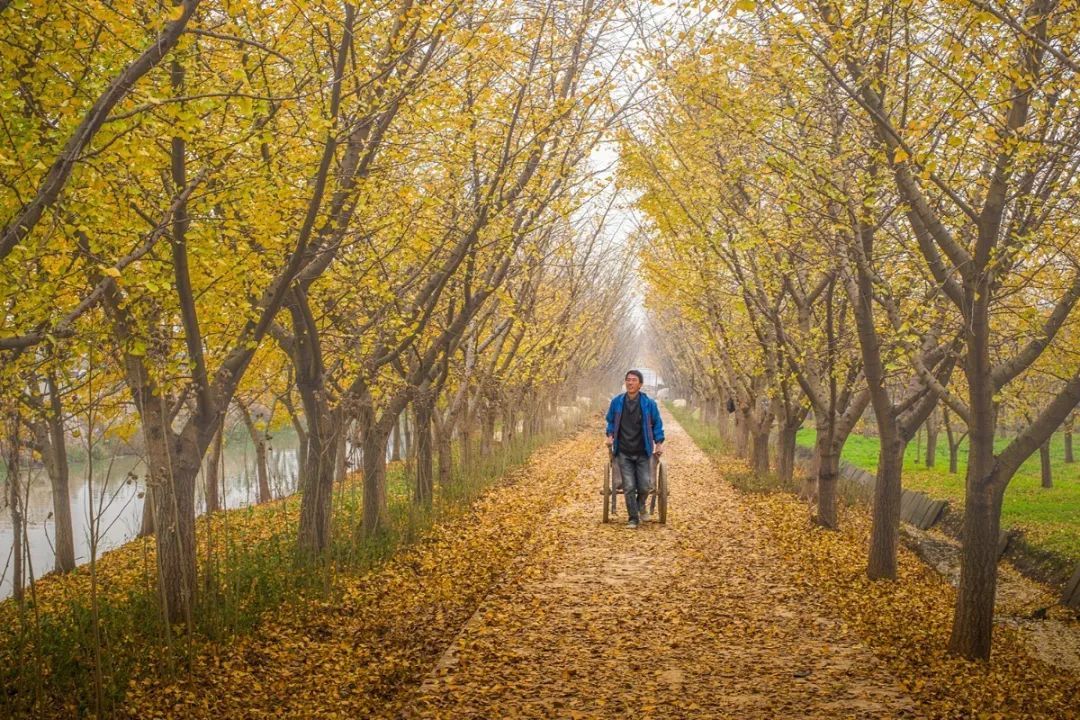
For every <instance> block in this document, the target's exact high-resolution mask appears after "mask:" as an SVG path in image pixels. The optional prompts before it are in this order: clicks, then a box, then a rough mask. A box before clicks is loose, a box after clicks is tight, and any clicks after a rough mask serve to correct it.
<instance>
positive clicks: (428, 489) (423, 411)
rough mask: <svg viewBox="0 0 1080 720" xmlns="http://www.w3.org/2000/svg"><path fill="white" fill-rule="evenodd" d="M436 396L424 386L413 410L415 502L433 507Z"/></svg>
mask: <svg viewBox="0 0 1080 720" xmlns="http://www.w3.org/2000/svg"><path fill="white" fill-rule="evenodd" d="M434 400H435V398H434V397H433V396H432V393H431V390H430V388H428V387H426V384H425V386H422V387H421V389H420V390H419V391H418V392H417V394H416V398H415V399H414V400H413V412H414V413H415V421H416V436H415V437H416V483H415V487H414V490H413V502H415V503H416V504H417V505H422V506H424V507H431V498H432V495H433V493H434V487H433V480H434V478H433V477H432V476H433V472H432V469H433V468H432V447H431V414H432V411H433V409H434V408H433V404H434Z"/></svg>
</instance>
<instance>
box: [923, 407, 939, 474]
mask: <svg viewBox="0 0 1080 720" xmlns="http://www.w3.org/2000/svg"><path fill="white" fill-rule="evenodd" d="M937 443H938V418H937V412H936V411H935V412H933V413H931V414H930V417H928V418H927V419H926V467H928V468H932V467H934V466H935V465H936V464H937Z"/></svg>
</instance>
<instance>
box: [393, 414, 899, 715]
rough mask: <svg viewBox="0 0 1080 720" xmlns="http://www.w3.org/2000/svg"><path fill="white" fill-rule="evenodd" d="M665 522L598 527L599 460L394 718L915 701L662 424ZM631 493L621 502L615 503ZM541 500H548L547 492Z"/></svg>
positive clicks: (707, 711)
mask: <svg viewBox="0 0 1080 720" xmlns="http://www.w3.org/2000/svg"><path fill="white" fill-rule="evenodd" d="M666 422H667V424H666V428H667V432H668V442H667V448H668V450H667V452H668V455H667V458H666V461H667V463H668V468H669V477H670V478H671V486H672V487H671V502H670V507H671V510H670V518H669V523H668V525H667V526H660V525H658V524H655V523H649V524H647V525H645V526H644V527H642V528H641V529H639V530H636V531H635V530H631V529H628V528H626V527H625V526H624V521H625V511H624V509H623V508H621V507H620V513H619V515H618V516H617V522H615V523H612V524H609V525H602V524H601V523H600V508H601V503H600V497H599V494H598V488H599V479H600V477H601V467H602V463H603V455H602V451H601V449H600V447H599V443H597V447H596V450H595V453H594V454H592V455H590V456H589V457H588V458H582V461H583V466H582V472H580V473H579V474H578V476H577V477H574V478H570V479H569V482H571V483H572V487H571V488H570V491H569V492H568V493H566V495H565V499H563V500H562V501H561V502H559V503H557V504H556V505H554V506H553V507H550V508H547V509H543V508H539V509H538V512H537V515H536V522H537V523H539V524H540V527H539V528H538V529H537V532H536V533H535V534H534V535H533V537H532V539H531V542H530V543H529V545H528V547H527V550H526V551H525V552H524V553H523V554H522V555H521V556H520V557H519V559H518V561H517V562H516V563H515V564H514V566H513V568H512V570H511V572H510V573H508V575H507V577H508V578H509V579H508V580H506V581H504V582H503V583H501V584H499V585H498V586H497V587H496V589H495V590H494V591H493V592H492V593H491V594H490V595H489V596H488V597H487V598H486V599H485V600H484V602H483V603H482V604H481V605H480V607H479V609H478V610H477V611H476V613H475V614H474V615H473V617H472V619H471V620H470V621H469V622H468V623H467V624H466V625H465V627H464V628H463V629H462V631H461V632H460V634H459V635H458V637H457V638H456V639H455V641H454V642H453V644H452V645H451V647H450V648H449V649H448V650H447V651H446V652H444V653H443V655H442V657H441V659H440V661H439V662H438V664H437V665H436V667H435V668H434V669H433V670H432V671H431V672H430V673H429V674H428V676H427V678H426V679H425V681H424V682H423V683H422V684H421V685H419V686H418V687H416V688H414V689H413V690H412V691H411V692H405V693H402V694H401V695H399V696H398V697H397V698H395V700H394V701H393V702H392V706H391V707H388V708H386V710H387V714H388V715H393V716H398V717H417V718H420V717H423V718H427V717H440V718H463V717H477V718H480V717H483V718H489V717H509V716H531V717H623V716H628V714H630V713H632V714H633V716H634V717H703V718H705V717H708V718H715V717H733V718H734V717H737V718H754V717H829V718H833V717H903V716H906V715H910V714H912V712H913V711H912V707H913V705H912V702H911V700H910V698H908V697H907V696H906V695H905V694H904V692H903V691H902V690H901V689H900V688H899V686H898V684H897V683H895V682H894V681H893V679H892V678H891V677H890V676H889V674H888V672H887V671H886V670H885V669H884V666H883V665H882V663H879V662H878V661H877V659H876V658H875V657H874V655H873V654H872V653H871V652H870V651H869V650H868V649H867V648H866V647H865V646H864V645H863V644H862V643H860V641H859V639H858V638H857V637H856V636H855V634H854V632H853V631H851V630H850V629H848V628H847V627H846V626H845V624H844V623H843V622H841V621H840V620H839V619H838V618H837V617H835V615H834V614H833V613H831V612H830V608H828V607H826V606H825V603H824V601H823V600H822V599H821V598H820V597H819V595H818V594H817V593H815V591H814V589H813V588H811V587H809V586H808V585H807V584H806V583H805V582H803V581H800V580H799V579H798V578H797V577H795V576H794V575H792V574H791V573H790V571H788V570H785V566H784V564H783V563H782V562H781V561H780V559H779V558H778V557H777V555H776V552H775V550H774V549H773V545H772V544H771V543H770V537H769V535H768V531H767V529H766V528H765V527H764V526H763V524H762V523H761V522H760V521H759V520H758V519H757V518H756V517H755V516H754V515H753V514H752V513H751V512H750V511H749V510H748V508H747V506H746V505H745V504H744V503H743V502H741V501H740V499H739V497H738V496H737V494H736V492H735V491H734V490H733V489H732V488H731V487H730V486H729V485H728V484H727V483H725V482H722V481H721V478H720V477H719V474H718V472H717V470H716V468H715V467H714V466H713V465H712V464H711V463H710V462H709V460H708V459H707V458H706V456H705V455H704V454H703V453H702V452H701V451H700V450H699V449H698V448H697V447H696V446H695V445H694V444H693V443H692V441H691V440H690V438H689V437H688V436H687V435H686V433H685V432H684V431H683V429H682V428H681V427H680V426H679V425H678V424H677V423H676V422H675V421H674V420H673V419H670V418H668V419H666ZM620 500H621V498H620ZM536 501H537V502H538V503H540V502H542V498H536Z"/></svg>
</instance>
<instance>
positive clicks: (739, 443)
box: [735, 410, 750, 459]
mask: <svg viewBox="0 0 1080 720" xmlns="http://www.w3.org/2000/svg"><path fill="white" fill-rule="evenodd" d="M735 454H736V455H737V456H738V457H741V458H747V459H749V457H750V415H749V413H745V412H743V411H741V410H739V411H736V413H735Z"/></svg>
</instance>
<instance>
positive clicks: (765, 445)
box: [750, 425, 771, 477]
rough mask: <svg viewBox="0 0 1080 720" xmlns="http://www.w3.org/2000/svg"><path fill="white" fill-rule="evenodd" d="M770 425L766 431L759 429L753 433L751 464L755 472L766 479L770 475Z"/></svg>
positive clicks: (766, 427)
mask: <svg viewBox="0 0 1080 720" xmlns="http://www.w3.org/2000/svg"><path fill="white" fill-rule="evenodd" d="M770 429H771V428H770V427H769V425H766V426H765V429H764V430H761V429H759V428H758V427H755V428H754V431H753V432H752V433H751V450H750V463H751V467H753V469H754V472H755V473H756V474H757V475H759V476H761V477H764V476H766V475H768V474H769V430H770Z"/></svg>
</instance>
